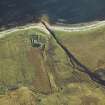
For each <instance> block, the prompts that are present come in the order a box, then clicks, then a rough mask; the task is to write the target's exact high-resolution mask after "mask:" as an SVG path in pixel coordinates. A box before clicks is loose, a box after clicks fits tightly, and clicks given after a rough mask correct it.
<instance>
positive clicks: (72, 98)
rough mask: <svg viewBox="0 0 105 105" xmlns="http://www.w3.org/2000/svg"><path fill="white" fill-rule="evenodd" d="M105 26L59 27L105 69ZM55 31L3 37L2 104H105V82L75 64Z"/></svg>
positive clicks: (82, 55)
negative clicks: (72, 29) (78, 29)
mask: <svg viewBox="0 0 105 105" xmlns="http://www.w3.org/2000/svg"><path fill="white" fill-rule="evenodd" d="M104 29H105V27H101V28H98V29H95V30H90V31H89V30H88V31H85V32H58V31H55V33H56V36H57V38H58V39H59V40H60V42H62V44H63V45H65V46H66V47H67V48H68V49H69V50H70V51H71V52H72V53H73V54H74V55H75V57H76V58H77V59H78V60H79V61H81V62H82V63H83V64H85V65H86V66H88V67H89V68H91V70H93V71H92V72H95V71H97V69H99V68H100V69H103V71H104V69H105V64H104V62H105V59H104V56H105V54H104V53H105V49H104V45H105V31H104ZM49 35H50V34H46V33H44V32H42V31H41V30H38V29H29V30H24V31H18V32H13V33H11V34H9V35H8V36H5V37H3V38H1V39H0V94H1V95H0V105H91V104H93V105H105V101H104V98H105V93H104V91H105V88H104V86H102V85H100V84H98V83H97V82H95V81H92V80H91V79H90V77H89V76H88V75H87V74H85V73H83V72H80V71H78V70H76V69H74V68H73V67H72V64H71V62H70V61H69V58H68V56H67V55H66V53H65V51H64V50H63V49H62V48H61V47H60V46H59V45H58V44H57V43H56V41H55V39H54V38H53V37H52V36H50V37H49ZM103 76H105V75H104V74H103Z"/></svg>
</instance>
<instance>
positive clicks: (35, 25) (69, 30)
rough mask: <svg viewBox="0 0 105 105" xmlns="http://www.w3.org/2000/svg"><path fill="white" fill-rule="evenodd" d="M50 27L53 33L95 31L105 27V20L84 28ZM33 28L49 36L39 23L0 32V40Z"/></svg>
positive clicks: (83, 26)
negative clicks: (8, 35) (13, 33)
mask: <svg viewBox="0 0 105 105" xmlns="http://www.w3.org/2000/svg"><path fill="white" fill-rule="evenodd" d="M46 23H47V22H46ZM47 24H48V23H47ZM48 26H49V28H51V29H52V30H53V31H62V32H76V31H87V30H91V29H95V28H98V27H101V26H105V20H103V21H95V22H91V23H90V24H88V23H86V25H82V26H72V27H71V26H67V25H65V26H62V25H50V24H48ZM33 28H36V29H39V30H42V31H44V32H46V33H47V34H49V33H48V31H47V30H46V29H45V27H44V26H43V25H42V24H41V22H39V23H32V24H26V25H23V26H17V27H14V28H10V29H6V30H3V31H0V38H2V37H3V36H6V35H7V34H10V33H12V32H16V31H21V30H27V29H33Z"/></svg>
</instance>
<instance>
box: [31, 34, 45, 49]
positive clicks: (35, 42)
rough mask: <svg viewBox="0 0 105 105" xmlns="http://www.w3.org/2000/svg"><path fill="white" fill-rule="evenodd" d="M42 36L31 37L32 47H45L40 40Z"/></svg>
mask: <svg viewBox="0 0 105 105" xmlns="http://www.w3.org/2000/svg"><path fill="white" fill-rule="evenodd" d="M40 37H41V36H40V35H32V36H31V45H32V47H43V45H44V43H42V42H41V40H40Z"/></svg>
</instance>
